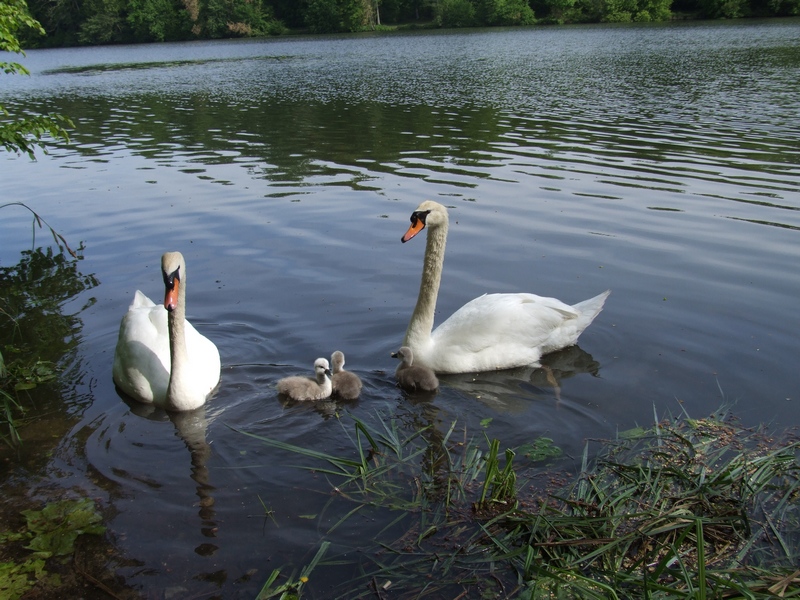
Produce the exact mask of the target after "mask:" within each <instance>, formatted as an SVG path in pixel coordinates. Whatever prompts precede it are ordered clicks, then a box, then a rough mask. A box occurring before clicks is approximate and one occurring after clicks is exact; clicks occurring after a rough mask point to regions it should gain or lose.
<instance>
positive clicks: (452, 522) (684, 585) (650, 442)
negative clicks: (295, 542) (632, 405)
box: [256, 415, 800, 600]
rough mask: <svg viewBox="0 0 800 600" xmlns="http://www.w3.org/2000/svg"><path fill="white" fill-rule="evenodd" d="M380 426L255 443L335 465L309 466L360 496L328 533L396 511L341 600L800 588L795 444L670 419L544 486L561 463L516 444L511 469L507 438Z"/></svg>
mask: <svg viewBox="0 0 800 600" xmlns="http://www.w3.org/2000/svg"><path fill="white" fill-rule="evenodd" d="M375 423H376V424H373V425H368V424H367V423H365V422H364V421H361V420H359V419H353V424H354V426H353V428H352V430H350V431H348V432H347V435H348V437H349V439H350V440H351V442H352V443H353V446H354V450H353V452H352V456H351V457H349V458H345V457H335V456H332V455H328V454H324V453H320V452H317V451H313V450H308V449H304V448H300V447H296V446H291V445H288V444H285V443H282V442H278V441H275V440H270V439H267V438H259V439H261V440H262V441H263V442H264V443H266V444H269V445H271V446H274V447H276V448H282V449H284V450H287V451H290V452H292V453H297V454H301V455H304V456H307V457H310V458H313V459H317V460H318V461H320V462H323V463H327V465H328V466H327V467H322V468H321V469H320V467H319V465H317V466H315V467H314V470H315V471H316V472H323V473H325V474H326V476H327V477H328V481H329V485H330V486H331V489H332V490H334V491H335V493H334V494H332V495H331V499H330V500H329V501H328V503H327V505H326V510H328V509H332V508H333V507H334V505H335V506H336V507H338V509H339V512H341V502H343V501H344V502H349V503H352V507H351V508H350V509H348V510H347V511H345V512H344V516H341V517H340V518H338V519H337V520H336V522H335V524H334V525H333V526H331V527H329V528H328V529H327V531H326V532H325V533H326V535H327V534H330V533H332V532H333V531H335V530H336V529H338V528H340V527H342V526H344V525H345V524H346V523H348V520H349V519H350V518H351V517H352V516H353V515H354V514H356V513H358V512H359V511H361V510H363V509H364V508H366V507H370V508H371V509H373V510H379V512H378V513H375V512H373V513H372V514H373V515H375V514H379V515H381V516H382V517H383V516H386V523H385V526H384V527H383V528H382V529H381V530H380V531H379V532H378V533H377V535H376V536H375V538H374V552H369V553H366V552H363V553H362V559H363V557H364V556H368V557H369V560H367V561H366V563H365V564H361V565H359V573H360V576H359V577H356V578H354V579H353V580H351V581H349V582H348V583H347V584H342V589H341V590H340V591H339V592H338V593H339V596H338V597H341V598H368V597H382V596H381V593H383V592H381V591H380V590H384V591H385V590H386V589H391V590H392V595H393V596H392V597H400V598H405V597H408V598H423V597H456V596H459V597H463V598H484V597H490V598H491V597H496V598H532V599H539V598H541V599H544V598H548V599H549V598H692V599H698V600H704V599H707V598H733V597H743V598H773V597H776V596H777V595H780V596H781V597H783V598H800V570H798V569H797V565H798V564H800V464H799V463H798V450H800V444H798V442H797V441H796V440H781V441H776V440H775V439H773V438H771V437H770V436H769V435H767V434H766V433H765V432H763V431H751V430H747V429H744V428H742V427H739V426H737V425H736V424H735V423H734V422H733V421H732V420H731V419H728V418H723V417H711V418H709V419H701V420H694V419H690V418H688V417H684V418H682V419H667V420H664V421H660V422H657V423H656V424H655V425H654V426H653V427H652V428H651V429H647V430H645V429H637V430H635V431H632V432H628V433H627V434H620V435H619V436H618V439H616V440H613V441H604V442H602V445H601V449H600V451H599V452H597V453H596V458H594V459H591V455H590V452H589V445H588V444H587V446H586V448H585V450H584V454H583V458H582V464H581V469H580V472H579V473H578V474H577V475H575V476H573V479H572V481H571V482H570V483H568V484H566V485H563V484H561V485H559V484H556V483H553V482H547V483H544V484H534V481H538V480H540V479H542V478H543V477H554V476H556V475H557V473H554V472H553V471H552V470H548V471H544V472H543V471H541V470H537V469H534V468H533V466H532V465H530V463H528V464H527V465H519V464H514V459H515V457H516V454H515V452H514V451H513V450H511V449H507V450H506V451H505V453H504V456H505V465H504V466H502V467H501V465H500V459H499V457H500V455H501V453H500V447H501V445H500V442H499V441H497V440H494V439H492V440H490V439H488V438H486V439H485V443H486V444H487V445H488V448H486V449H484V446H483V441H481V440H480V438H479V439H478V441H476V440H473V439H468V438H467V434H466V431H464V430H463V429H462V430H458V429H457V424H456V423H453V424H452V425H451V426H450V427H449V428H448V429H447V430H446V431H445V432H443V433H441V434H437V433H435V432H434V431H433V430H431V429H430V428H426V429H421V430H414V431H411V432H406V431H405V430H404V428H403V427H402V426H401V424H400V423H399V422H398V421H397V420H396V419H394V418H392V417H384V416H380V415H379V418H378V419H376V421H375ZM343 428H344V429H347V427H346V426H344V424H343ZM457 431H458V434H457ZM462 432H463V433H462ZM256 437H257V436H256ZM308 468H311V467H308ZM398 530H401V531H402V533H400V534H399V535H398V533H397V531H398ZM343 557H344V554H343V555H342V556H340V557H338V558H333V557H332V558H331V559H329V560H328V561H325V560H320V561H319V565H320V566H325V565H332V564H336V563H337V561H338V562H339V563H340V561H341V560H344V558H343ZM382 586H383V587H382ZM387 586H390V587H387Z"/></svg>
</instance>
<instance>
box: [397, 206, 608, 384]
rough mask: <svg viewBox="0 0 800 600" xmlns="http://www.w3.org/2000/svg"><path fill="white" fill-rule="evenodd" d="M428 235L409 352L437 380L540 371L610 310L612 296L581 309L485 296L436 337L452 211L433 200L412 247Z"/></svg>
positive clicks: (523, 297)
mask: <svg viewBox="0 0 800 600" xmlns="http://www.w3.org/2000/svg"><path fill="white" fill-rule="evenodd" d="M425 228H427V229H428V239H427V245H426V247H425V260H424V263H423V267H422V281H421V282H420V286H419V296H418V297H417V305H416V306H415V307H414V312H413V314H412V315H411V321H410V322H409V324H408V329H407V330H406V335H405V339H404V340H403V345H404V346H409V347H410V348H411V349H412V351H413V353H414V362H415V363H416V364H421V365H425V366H426V367H429V368H431V369H433V370H434V371H436V372H437V373H468V372H478V371H492V370H495V369H509V368H513V367H521V366H524V365H530V364H535V363H537V362H538V360H539V358H540V357H541V356H542V355H543V354H547V353H548V352H552V351H554V350H559V349H560V348H565V347H567V346H572V345H573V344H575V343H576V342H577V341H578V336H579V335H580V334H581V332H582V331H583V330H584V329H586V328H587V327H588V326H589V324H590V323H591V322H592V320H593V319H594V318H595V317H596V316H597V314H598V313H599V312H600V311H601V310H602V308H603V303H604V302H605V300H606V297H608V295H609V294H610V293H611V292H610V291H605V292H603V293H602V294H600V295H599V296H595V297H594V298H590V299H589V300H584V301H583V302H579V303H578V304H576V305H574V306H570V305H568V304H564V303H563V302H561V300H556V299H555V298H543V297H541V296H536V295H535V294H484V295H483V296H479V297H478V298H475V299H474V300H472V301H471V302H468V303H467V304H465V305H464V306H462V307H461V308H460V309H458V310H457V311H456V312H455V313H453V315H452V316H451V317H450V318H449V319H447V320H446V321H445V322H444V323H442V324H441V325H439V327H437V328H436V330H435V331H433V332H432V333H431V331H432V330H433V316H434V311H435V310H436V298H437V296H438V294H439V284H440V283H441V279H442V266H443V264H444V248H445V244H446V242H447V228H448V218H447V209H446V208H445V207H444V206H442V205H441V204H439V203H438V202H433V201H432V200H426V201H425V202H423V203H422V204H420V205H419V206H418V207H417V209H416V210H415V211H414V212H413V213H412V215H411V226H410V227H409V228H408V231H406V233H405V235H403V237H402V238H401V240H402V241H403V242H404V243H405V242H407V241H408V240H410V239H411V238H413V237H414V236H415V235H417V234H418V233H419V232H420V231H422V230H423V229H425Z"/></svg>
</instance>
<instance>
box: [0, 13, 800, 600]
mask: <svg viewBox="0 0 800 600" xmlns="http://www.w3.org/2000/svg"><path fill="white" fill-rule="evenodd" d="M20 60H21V61H22V62H23V64H25V66H27V67H28V68H29V69H30V70H31V72H32V76H31V77H29V78H23V77H19V76H14V77H11V76H4V77H3V78H2V88H0V102H1V103H3V104H5V105H6V106H7V107H9V108H11V109H19V108H21V107H26V108H29V109H31V110H34V111H39V112H43V111H54V112H61V113H63V114H66V115H68V116H70V117H71V118H72V119H73V120H74V122H75V129H74V131H72V133H71V137H72V139H71V143H70V144H59V145H57V146H55V147H53V148H52V149H51V151H50V153H49V154H48V155H46V156H45V155H43V154H41V153H39V155H38V160H37V161H35V162H33V161H30V160H29V159H28V158H27V157H24V156H23V157H16V156H14V155H10V154H3V155H0V191H1V192H2V198H3V202H10V201H17V200H18V201H23V202H25V203H27V204H28V205H29V206H31V207H32V208H33V209H35V210H36V211H37V212H39V213H40V214H41V215H43V216H44V217H45V218H46V219H47V220H48V222H49V223H50V224H51V225H53V226H54V227H55V228H56V229H57V230H58V231H59V232H60V233H62V234H63V235H64V236H65V237H66V238H67V239H68V240H69V241H70V242H71V243H72V244H73V245H77V243H78V242H79V241H83V242H84V243H85V245H86V249H85V252H84V254H85V259H84V260H83V261H81V262H80V265H79V268H80V271H81V272H83V273H86V274H93V275H94V276H96V277H97V279H98V280H99V285H98V286H97V287H95V288H93V289H91V290H88V291H86V292H85V293H84V294H81V295H79V296H77V297H76V298H74V299H73V300H72V301H70V302H69V303H68V304H67V305H66V306H65V311H66V312H78V311H80V312H79V317H80V319H81V322H82V331H81V334H80V340H79V344H78V350H77V352H76V354H75V356H72V357H70V359H69V360H70V364H71V365H72V367H73V372H75V375H74V377H73V378H72V379H73V381H72V383H70V384H69V385H68V388H69V389H68V392H69V397H70V398H71V400H70V402H71V404H70V406H71V407H72V408H71V409H70V412H69V414H70V416H71V418H73V419H74V422H75V425H74V427H72V428H71V431H69V433H68V434H67V435H66V436H64V437H63V439H61V440H60V442H59V443H58V446H57V448H56V450H55V452H54V453H53V455H52V456H51V457H50V458H49V460H48V461H47V464H46V466H44V467H43V468H42V471H41V478H42V479H41V483H37V485H41V486H49V487H53V486H56V487H63V488H66V489H69V490H71V493H80V494H86V495H89V496H91V497H95V498H97V499H98V501H99V503H100V505H101V506H103V507H104V509H106V514H107V515H108V518H107V525H108V528H109V534H110V537H111V539H112V540H113V541H114V543H115V544H116V546H117V547H118V548H119V549H120V550H121V551H122V552H123V553H124V554H125V555H126V556H128V557H130V558H131V561H130V563H129V564H125V565H122V566H120V567H119V569H118V573H119V575H120V576H122V577H124V578H125V580H126V581H127V583H128V584H130V585H131V586H134V587H135V588H137V589H140V590H141V591H142V593H143V594H145V596H146V597H149V598H162V597H164V598H167V597H168V598H197V597H220V598H252V597H254V596H255V595H256V593H257V592H258V590H259V589H260V588H261V585H262V584H263V582H264V581H265V580H266V578H267V576H268V575H269V573H270V572H271V571H272V569H274V568H281V569H284V568H286V572H287V573H288V572H290V571H291V569H292V568H300V567H301V566H302V565H304V564H307V562H308V561H309V560H310V558H311V557H312V556H313V555H314V553H315V552H316V549H317V548H318V547H319V544H320V542H321V541H322V540H329V541H331V542H332V543H333V549H334V550H333V551H332V554H333V555H337V556H343V557H348V556H351V555H352V554H353V553H354V551H357V550H361V551H364V552H371V550H369V549H370V548H372V546H371V545H370V544H371V542H372V540H373V539H374V538H375V536H376V534H377V532H378V531H380V530H381V529H382V528H383V526H384V525H385V523H383V522H381V520H380V519H378V518H375V515H373V518H372V519H369V518H364V519H361V520H357V519H353V520H352V522H350V523H348V527H341V528H339V529H337V530H336V531H334V532H332V533H327V532H328V529H329V528H330V526H331V524H332V523H333V522H335V521H336V519H337V518H338V517H340V516H341V514H342V513H343V512H345V511H346V510H348V508H347V506H346V505H344V507H343V508H340V509H339V512H337V511H335V510H334V511H323V510H322V507H323V506H324V505H325V503H326V502H328V500H329V497H328V494H329V492H330V489H331V488H330V485H329V484H328V483H327V482H326V481H325V478H324V477H322V476H320V475H319V474H313V473H309V472H308V471H305V470H302V469H298V468H295V465H300V464H306V465H315V464H316V463H314V461H313V460H310V459H305V458H302V457H297V456H293V455H291V454H288V453H286V452H282V451H279V450H276V449H274V448H271V447H269V446H266V445H264V444H262V443H260V442H259V441H258V440H255V439H253V438H250V437H247V436H245V435H243V434H242V433H241V431H237V429H238V430H243V431H246V432H249V433H255V434H258V435H261V436H266V437H269V438H272V439H276V440H281V441H285V442H289V443H292V444H296V445H299V446H302V447H305V448H310V449H314V450H319V451H324V452H330V453H332V454H337V455H348V454H351V453H352V451H353V445H352V442H351V441H350V439H349V437H348V436H352V435H353V432H354V428H353V417H356V418H358V419H362V420H364V421H365V422H367V423H372V424H377V423H378V421H381V420H383V421H388V420H389V418H390V417H392V416H394V417H397V418H398V419H399V420H400V421H401V422H403V423H405V426H406V427H408V428H412V429H413V428H414V427H422V426H425V425H432V426H433V430H439V431H446V430H447V429H448V428H449V427H450V425H451V423H452V422H453V421H457V422H458V424H459V425H458V426H459V427H460V428H466V431H467V434H466V435H467V437H472V436H475V437H480V436H482V433H483V432H486V434H487V435H488V436H490V437H497V438H499V439H500V440H501V441H502V443H503V445H504V446H509V447H514V446H518V445H520V444H523V443H526V442H529V441H531V440H533V439H535V438H536V437H538V436H547V437H550V438H552V439H553V441H554V443H555V444H556V445H558V446H559V447H560V448H562V449H563V450H564V452H565V455H566V457H567V461H572V463H573V464H579V462H580V456H581V453H582V451H583V448H584V445H585V443H586V440H587V439H594V438H609V437H613V436H614V435H615V433H616V432H618V431H621V430H625V429H628V428H631V427H634V426H636V425H643V426H647V425H650V424H651V423H652V422H653V418H654V413H655V414H658V415H659V416H663V415H666V414H668V413H672V414H680V413H682V412H684V411H685V412H686V413H687V414H688V415H690V416H692V417H704V416H707V415H709V414H710V413H712V412H714V411H715V410H717V409H718V408H719V407H721V406H722V405H723V404H729V405H732V407H733V408H732V411H733V412H734V413H735V414H736V415H737V416H738V417H739V418H740V419H741V420H742V421H743V422H744V423H745V424H752V425H755V424H759V423H767V424H771V425H775V426H780V427H783V426H798V425H800V375H799V374H798V373H799V371H800V368H799V367H800V361H799V360H798V356H799V355H800V341H798V332H800V310H798V297H800V269H798V265H800V21H797V20H773V21H765V22H762V21H755V22H736V23H688V24H670V25H654V26H587V27H548V28H544V27H542V28H533V29H509V30H491V31H488V30H477V31H459V32H425V33H413V34H400V35H391V36H381V35H358V36H348V37H308V38H284V39H274V40H242V41H219V42H201V43H185V44H167V45H147V46H125V47H97V48H81V49H60V50H42V51H30V52H28V55H27V57H24V58H22V59H20ZM424 199H435V200H438V201H439V202H442V203H444V204H446V205H447V206H449V207H450V217H451V228H450V234H449V239H448V246H447V258H446V261H445V271H444V277H443V282H442V289H441V293H440V296H439V302H438V311H437V322H441V321H442V320H443V319H444V318H445V317H446V316H448V315H449V314H450V313H452V312H453V311H454V310H456V309H457V308H458V307H459V306H461V305H462V304H463V303H464V302H466V301H467V300H469V299H471V298H473V297H475V296H477V295H480V294H482V293H484V292H493V291H508V292H516V291H531V292H535V293H537V294H540V295H545V296H555V297H558V298H560V299H562V300H564V301H566V302H568V303H575V302H578V301H580V300H583V299H586V298H589V297H591V296H594V295H596V294H598V293H600V292H602V291H603V290H606V289H611V290H612V294H611V296H610V298H609V299H608V301H607V303H606V307H605V310H604V311H603V312H602V313H601V314H600V316H599V317H598V318H597V319H596V321H595V322H594V323H593V324H592V325H591V327H590V328H589V329H588V330H586V332H585V333H584V334H583V335H582V337H581V339H580V344H579V347H577V348H573V349H570V350H568V351H564V352H562V353H557V354H556V355H553V356H550V357H548V361H547V362H548V363H549V364H550V366H551V368H552V370H553V372H554V373H555V375H556V376H557V378H558V380H559V389H555V388H554V387H553V386H552V385H551V384H550V383H549V382H548V380H547V378H546V377H545V376H544V374H543V372H542V371H541V370H532V369H528V370H520V371H517V372H513V373H493V374H481V375H468V376H453V377H443V378H442V387H441V390H440V391H439V393H438V394H437V395H436V396H435V397H434V398H426V399H418V398H409V397H406V396H404V395H403V394H402V393H400V392H399V391H398V390H397V389H396V388H395V387H394V385H393V379H392V376H393V370H394V368H395V366H396V365H395V363H394V362H393V359H391V358H390V357H389V353H390V352H391V351H393V350H396V349H397V347H398V346H399V344H400V342H401V340H402V337H403V333H404V331H405V327H406V324H407V322H408V318H409V316H410V314H411V310H412V308H413V306H414V302H415V299H416V294H417V291H418V284H419V275H420V269H421V264H422V256H423V252H424V241H423V240H413V241H412V242H410V243H408V244H401V243H400V236H401V235H402V234H403V232H404V231H405V229H406V227H407V225H408V219H409V216H410V214H411V212H412V211H413V210H414V208H415V207H416V206H417V205H418V204H419V203H420V202H421V201H422V200H424ZM1 214H2V222H0V227H1V228H2V238H3V243H2V247H0V261H1V262H2V264H3V265H9V264H14V263H15V262H17V261H18V260H19V253H20V251H21V250H23V249H25V248H29V247H30V243H31V240H30V217H29V215H28V214H27V213H25V212H24V211H22V210H21V209H19V208H5V209H3V211H2V213H1ZM38 235H39V236H40V237H38V238H37V241H38V243H47V240H48V238H47V236H44V233H42V234H38ZM41 236H44V237H41ZM166 250H180V251H182V252H183V253H184V255H185V257H186V260H187V272H188V286H187V291H188V297H187V312H188V316H189V318H190V320H191V321H192V322H193V323H194V325H195V326H196V327H197V328H198V329H199V330H200V331H201V332H202V333H204V334H206V335H207V336H208V337H210V338H211V339H212V340H214V341H215V343H216V344H217V346H218V347H219V350H220V353H221V356H222V363H223V370H222V380H221V384H220V387H219V390H218V392H217V393H216V395H215V396H214V397H213V399H212V400H211V401H210V402H209V403H208V404H207V406H206V408H205V410H203V411H200V414H193V415H191V416H189V417H186V418H184V419H181V420H173V421H174V422H171V421H170V419H169V418H168V417H167V416H166V415H165V414H163V413H159V412H150V411H147V410H144V409H143V407H139V406H129V405H128V404H127V403H125V402H124V401H123V400H122V399H121V397H120V396H119V394H118V393H117V392H116V391H115V387H114V385H113V383H112V381H111V362H112V358H113V353H114V345H115V342H116V335H117V328H118V325H119V319H120V317H121V316H122V314H123V313H124V311H125V310H126V308H127V305H128V304H129V302H130V301H131V299H132V296H133V292H134V290H136V289H137V288H138V289H141V290H142V291H144V292H145V293H146V294H148V295H149V296H151V297H153V298H154V299H156V298H159V296H160V295H161V294H162V290H163V287H162V283H161V276H160V273H159V260H160V256H161V254H162V253H163V252H164V251H166ZM84 307H85V308H84ZM81 309H82V310H81ZM336 349H341V350H343V351H344V352H345V354H346V357H347V366H348V368H350V369H351V370H353V371H355V372H356V373H357V374H359V375H360V376H361V377H362V379H363V380H364V384H365V386H364V392H363V394H362V396H361V399H360V400H359V401H358V402H355V403H351V404H348V405H345V406H338V407H337V406H335V405H331V404H330V403H325V404H324V405H321V406H316V407H313V406H284V405H283V404H281V403H280V402H279V399H278V398H277V396H276V393H275V390H274V384H275V382H276V381H277V379H279V378H280V377H283V376H285V375H287V374H296V373H305V372H310V371H311V365H312V363H313V360H314V359H315V358H316V357H317V356H330V354H331V352H332V351H333V350H336ZM65 394H66V392H65ZM337 415H338V418H336V416H337ZM262 502H263V505H262ZM264 505H266V506H267V507H269V508H271V509H272V510H273V511H274V513H273V515H272V517H271V518H266V517H265V516H264ZM390 518H393V517H387V519H390ZM320 574H321V575H320V577H321V579H320V584H319V586H318V587H316V588H315V587H314V586H313V585H312V586H311V587H310V588H307V589H310V590H311V591H310V592H309V593H311V594H312V597H330V595H331V594H333V592H332V591H331V590H332V589H333V590H337V589H339V590H341V588H338V587H337V586H338V585H339V584H341V583H342V581H345V580H346V579H347V578H348V577H350V575H351V571H350V570H348V569H345V568H343V567H339V568H338V569H337V568H330V569H328V570H326V569H321V570H320ZM312 583H313V582H312Z"/></svg>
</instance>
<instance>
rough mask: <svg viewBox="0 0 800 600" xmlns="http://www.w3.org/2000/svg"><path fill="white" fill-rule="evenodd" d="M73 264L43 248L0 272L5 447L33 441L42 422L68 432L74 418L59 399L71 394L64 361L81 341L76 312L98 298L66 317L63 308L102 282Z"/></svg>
mask: <svg viewBox="0 0 800 600" xmlns="http://www.w3.org/2000/svg"><path fill="white" fill-rule="evenodd" d="M78 265H79V261H78V260H75V259H73V258H72V257H71V256H69V255H68V254H66V253H65V252H64V251H54V250H53V248H50V247H48V248H46V249H43V248H36V249H35V250H26V251H24V252H22V253H21V256H20V259H19V262H18V263H16V264H15V265H12V266H8V267H6V266H2V267H0V353H2V359H3V364H4V370H3V377H2V380H0V385H2V389H1V390H0V391H2V392H3V396H2V400H3V406H2V409H3V410H2V415H0V426H2V436H3V438H4V440H5V441H7V442H12V443H13V442H14V441H15V440H16V441H22V442H23V443H24V442H25V441H26V440H34V439H36V438H37V437H39V435H38V434H37V430H39V429H40V428H39V427H37V424H39V423H41V422H42V420H43V419H44V420H47V421H48V422H51V421H52V419H53V418H58V420H60V421H62V422H63V426H64V429H63V431H62V433H66V431H68V429H69V427H71V422H72V421H73V420H74V419H75V418H76V415H75V413H76V412H79V411H77V410H75V409H76V407H75V406H73V403H72V402H69V401H64V398H65V397H66V398H69V397H72V396H73V395H72V394H69V393H68V390H69V389H70V388H71V381H72V380H73V376H74V370H75V369H76V368H77V366H78V365H76V364H75V361H74V360H73V361H71V360H69V359H70V358H74V355H75V353H76V352H75V351H76V349H77V346H78V343H79V340H80V337H81V329H82V327H83V322H82V321H81V319H80V317H79V314H80V313H81V312H82V311H83V310H84V309H86V308H87V307H89V306H91V305H92V304H93V303H94V302H95V299H94V298H90V299H89V300H88V301H87V302H86V303H85V304H84V305H83V306H81V307H80V309H79V310H78V311H77V312H74V313H67V312H65V310H64V307H65V305H66V304H67V303H68V302H69V301H71V300H73V299H74V298H76V297H77V296H78V295H79V294H81V293H82V292H85V291H87V290H90V289H92V288H94V287H95V286H97V285H98V283H99V282H98V280H97V278H96V277H95V276H94V275H85V274H83V273H81V272H80V270H79V269H78ZM17 429H19V431H17ZM45 429H47V430H48V432H47V435H46V437H47V438H49V439H54V438H55V439H54V441H53V443H54V444H55V443H57V441H58V438H59V437H60V436H57V435H55V432H54V431H52V429H51V428H50V427H45ZM17 436H19V437H17ZM23 445H24V444H23ZM30 445H34V444H30ZM38 450H39V452H37V453H40V452H41V450H42V448H38Z"/></svg>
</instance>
